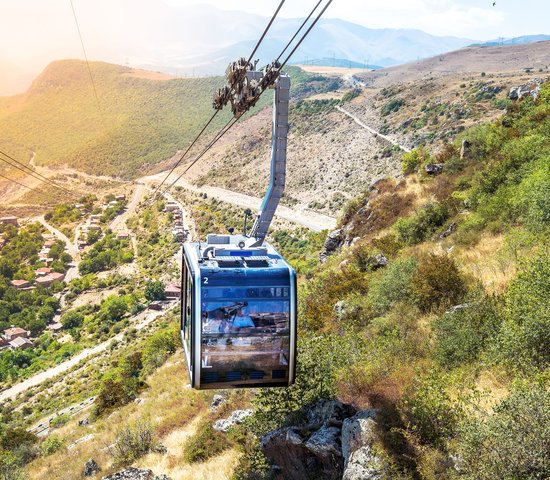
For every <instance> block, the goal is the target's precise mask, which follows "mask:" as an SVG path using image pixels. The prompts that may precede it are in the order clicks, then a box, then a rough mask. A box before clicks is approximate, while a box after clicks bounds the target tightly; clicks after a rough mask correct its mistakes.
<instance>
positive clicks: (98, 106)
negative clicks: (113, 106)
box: [69, 0, 103, 114]
mask: <svg viewBox="0 0 550 480" xmlns="http://www.w3.org/2000/svg"><path fill="white" fill-rule="evenodd" d="M69 2H70V3H71V9H72V11H73V16H74V22H75V24H76V29H77V31H78V37H79V38H80V44H81V45H82V51H83V52H84V58H85V59H86V65H87V67H88V73H89V74H90V80H91V82H92V87H93V89H94V95H95V100H96V102H97V108H98V110H99V113H100V114H103V111H102V110H101V105H100V103H99V97H98V96H97V90H96V88H95V82H94V77H93V75H92V69H91V68H90V62H89V61H88V55H87V53H86V48H85V47H84V40H82V33H81V32H80V26H79V25H78V18H77V17H76V11H75V9H74V5H73V0H69Z"/></svg>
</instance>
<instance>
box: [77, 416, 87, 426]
mask: <svg viewBox="0 0 550 480" xmlns="http://www.w3.org/2000/svg"><path fill="white" fill-rule="evenodd" d="M89 424H90V420H89V419H88V418H83V419H82V420H79V421H78V426H79V427H85V426H86V425H89Z"/></svg>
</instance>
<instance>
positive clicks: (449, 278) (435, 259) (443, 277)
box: [411, 254, 467, 312]
mask: <svg viewBox="0 0 550 480" xmlns="http://www.w3.org/2000/svg"><path fill="white" fill-rule="evenodd" d="M466 291H467V288H466V281H465V279H464V277H463V276H462V274H461V273H460V271H459V270H458V267H457V266H456V263H455V262H454V260H453V259H452V258H451V257H449V256H448V255H435V254H429V255H428V256H426V257H424V259H423V260H422V261H421V262H420V265H419V266H418V269H417V271H416V273H415V275H414V276H413V277H412V279H411V296H412V298H413V301H414V303H415V304H416V305H417V306H418V308H420V310H422V311H423V312H427V311H429V310H431V309H432V308H438V307H441V306H444V307H445V306H450V305H455V304H457V303H458V302H459V301H460V300H462V298H463V297H464V295H465V294H466Z"/></svg>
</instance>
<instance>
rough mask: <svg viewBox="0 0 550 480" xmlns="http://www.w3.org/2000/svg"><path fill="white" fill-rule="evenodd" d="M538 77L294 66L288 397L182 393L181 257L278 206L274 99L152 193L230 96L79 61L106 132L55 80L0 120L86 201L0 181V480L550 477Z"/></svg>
mask: <svg viewBox="0 0 550 480" xmlns="http://www.w3.org/2000/svg"><path fill="white" fill-rule="evenodd" d="M549 64H550V42H540V43H536V44H533V45H529V46H527V45H513V46H507V47H467V48H465V49H461V50H458V51H456V52H451V53H449V54H442V55H439V56H437V57H434V58H432V59H427V60H422V61H419V62H413V63H411V64H405V65H401V66H395V67H390V68H386V69H382V70H377V71H373V72H371V71H367V72H365V71H363V70H361V69H356V70H353V71H349V70H348V69H343V68H334V69H333V68H331V67H314V66H311V65H308V66H305V67H304V69H303V70H302V69H301V68H299V67H291V68H289V72H290V75H291V77H292V81H293V85H294V86H293V90H292V93H291V108H290V115H289V117H290V131H289V138H288V146H289V147H288V165H287V185H286V190H285V195H284V197H283V199H282V205H280V206H279V208H278V209H277V212H276V217H275V221H274V223H273V225H272V228H271V230H270V232H269V235H268V241H269V242H270V243H271V244H273V246H274V247H275V248H277V249H278V251H279V252H280V253H281V254H282V255H283V256H284V257H285V258H287V259H288V261H289V262H290V263H291V264H292V266H293V267H294V268H295V269H296V271H297V274H298V285H299V288H298V296H299V302H298V311H299V341H298V347H297V348H298V358H299V363H298V371H297V381H296V384H295V385H293V386H292V387H289V388H284V389H253V390H246V389H237V390H233V391H195V390H192V389H190V388H188V386H187V384H188V381H189V380H188V374H187V368H186V365H185V360H184V355H183V350H182V348H181V339H180V332H179V328H180V317H181V301H180V300H181V299H180V295H181V269H182V264H181V260H182V256H181V251H182V243H183V242H184V241H186V240H196V239H199V238H204V237H205V235H206V234H207V233H212V232H219V233H228V232H229V231H230V229H234V230H235V231H237V232H239V231H241V230H242V226H243V220H244V211H245V210H246V209H251V210H252V212H253V213H254V212H255V211H257V209H258V208H259V205H260V203H261V197H262V196H263V194H264V192H265V189H266V188H267V184H268V177H269V150H270V135H271V134H270V132H271V108H270V106H269V103H270V98H267V97H266V98H265V99H262V101H261V102H259V104H258V106H257V107H256V108H255V110H254V111H253V112H251V113H250V114H248V115H246V116H244V117H243V118H242V119H241V120H240V121H239V122H238V123H236V124H235V128H234V129H232V130H231V132H229V133H228V134H227V135H226V136H224V137H223V138H222V139H221V140H220V142H218V143H217V144H216V145H215V146H214V147H213V148H212V149H211V150H210V151H209V152H208V153H207V154H206V155H205V156H204V158H203V159H202V160H201V161H200V162H198V163H197V164H196V165H194V166H193V167H192V168H191V169H189V171H188V172H187V173H186V174H185V175H183V176H182V178H181V179H179V180H178V181H177V182H176V183H175V184H174V185H173V187H172V188H171V189H170V190H169V191H168V190H167V191H162V192H161V194H159V195H158V196H156V197H153V196H152V193H153V192H154V191H155V188H156V187H157V186H158V185H159V184H160V183H161V182H162V181H163V180H164V178H165V176H166V175H167V173H168V172H169V171H170V169H171V167H172V166H173V165H174V164H175V162H176V161H177V159H178V158H180V155H181V153H182V152H183V151H184V149H185V147H186V145H187V143H189V141H190V140H191V139H192V138H193V136H194V134H195V133H196V131H197V130H199V128H200V126H201V125H202V124H203V123H204V122H205V121H206V120H207V119H208V117H209V116H210V112H211V111H210V110H209V109H205V108H203V107H204V105H205V104H208V105H209V104H210V94H211V90H212V89H213V88H214V86H219V85H218V84H219V81H220V79H219V78H206V79H175V78H171V77H169V76H165V75H163V74H159V73H158V72H146V71H138V70H134V69H130V68H127V67H120V66H115V65H109V64H103V63H92V67H93V71H94V74H96V75H97V76H98V85H99V88H98V91H99V93H100V95H99V98H100V99H101V100H102V102H103V107H104V108H102V109H101V112H102V113H101V114H100V113H99V111H98V110H97V106H96V105H94V104H93V103H94V102H93V101H92V97H91V96H90V95H89V92H87V91H86V89H87V88H89V87H88V86H86V84H85V82H84V78H85V77H84V74H85V71H84V64H83V63H82V62H77V61H63V62H56V63H55V64H53V65H51V66H49V67H48V68H47V69H46V70H45V71H44V72H43V74H42V75H41V76H40V77H39V78H38V79H37V80H36V81H35V82H34V83H33V86H32V87H31V88H30V89H29V91H28V92H26V93H25V94H23V95H19V96H16V97H9V98H0V123H1V124H2V127H3V130H2V132H3V134H4V133H5V137H4V138H5V148H6V149H9V150H10V152H13V155H14V156H15V157H16V158H18V159H24V158H28V165H30V166H31V168H33V169H34V170H35V171H36V172H38V173H40V174H41V175H44V176H45V177H47V178H50V179H52V180H55V181H56V182H57V183H59V184H60V185H62V186H63V187H65V188H67V189H70V190H71V192H74V194H75V197H74V198H73V197H72V196H69V195H65V196H64V195H63V194H62V193H61V192H59V191H56V190H57V189H55V188H54V187H52V186H51V185H50V186H47V185H45V184H44V183H43V182H40V181H39V180H38V179H36V178H33V177H30V176H23V175H22V174H20V175H19V176H17V178H19V179H20V180H21V181H22V182H23V181H24V182H25V183H26V184H27V185H29V186H32V187H33V188H36V190H33V191H25V189H24V188H21V187H18V186H15V185H13V186H12V185H7V182H5V183H0V189H2V190H0V191H1V192H2V198H1V203H0V209H1V211H2V215H0V217H2V219H0V242H1V243H0V330H1V332H4V333H5V336H6V338H4V337H2V339H1V340H0V419H1V420H2V424H1V426H0V479H2V480H4V479H3V477H2V476H1V475H4V473H3V472H4V471H7V470H9V471H10V472H15V473H16V474H17V475H21V476H20V477H12V478H15V479H19V478H23V475H27V477H28V478H32V479H45V480H46V479H57V478H59V479H61V478H63V479H69V480H70V479H77V478H82V475H83V474H84V473H83V472H84V471H85V470H86V469H88V467H89V468H91V469H92V470H93V471H92V473H91V474H90V475H87V476H90V477H91V478H98V479H99V478H103V476H108V475H112V474H114V473H115V472H119V471H121V470H122V469H124V468H129V467H135V468H140V469H144V471H148V470H150V471H151V472H152V473H151V474H150V475H151V477H150V478H153V476H152V475H159V476H160V475H167V476H168V477H169V478H171V479H172V480H180V479H188V478H189V479H191V478H193V479H210V478H211V479H214V478H216V479H218V478H227V479H232V480H250V479H252V478H254V479H261V480H275V479H280V478H290V479H294V478H296V479H298V478H300V479H301V478H304V476H303V472H308V471H309V473H308V475H309V474H311V475H312V477H311V478H346V479H348V478H350V479H351V478H372V479H375V478H403V479H410V480H416V479H434V478H438V479H442V480H446V479H449V480H457V479H465V480H467V479H474V478H475V479H478V478H479V479H489V478H544V475H546V474H547V473H549V472H550V470H549V468H550V467H549V465H548V461H547V459H546V458H545V456H544V454H543V453H541V452H544V449H545V448H547V447H548V445H549V444H548V442H549V438H548V432H546V430H547V429H546V430H545V429H544V426H545V425H547V424H548V421H550V419H549V418H548V412H549V411H550V403H549V402H550V397H549V394H548V372H549V370H548V369H549V365H550V363H549V362H550V357H549V356H548V347H547V336H548V335H547V327H548V314H547V312H548V308H549V305H548V298H549V296H548V293H549V292H550V290H549V288H550V287H549V284H548V278H550V275H549V263H548V246H549V243H548V234H549V230H548V228H549V225H548V221H549V218H550V217H549V215H548V212H549V211H550V206H549V205H548V198H550V190H549V189H550V176H549V173H548V172H549V171H550V170H549V163H548V162H549V158H550V157H549V154H550V144H549V138H550V130H549V125H550V82H549V75H550V74H549V73H548V65H549ZM513 92H516V95H514V93H513ZM50 104H51V105H55V110H56V114H55V115H53V114H52V113H51V112H50V109H49V108H46V106H47V105H50ZM182 112H185V114H184V115H182ZM218 120H219V123H215V124H214V125H213V126H212V130H211V131H209V133H212V132H214V131H217V129H219V128H220V127H221V126H222V125H223V123H225V122H226V121H227V120H228V117H223V118H220V119H216V122H218ZM42 125H46V127H44V128H43V127H42ZM67 125H71V129H70V132H67ZM4 127H5V128H4ZM65 133H66V135H65ZM207 140H208V138H206V140H205V139H201V141H200V142H199V145H197V147H196V150H193V152H192V155H190V156H189V158H186V159H185V161H184V162H182V164H181V165H180V166H179V167H178V168H176V169H175V171H174V172H173V174H172V175H171V176H170V182H172V181H174V180H175V179H176V178H177V176H178V175H179V174H180V173H181V172H182V171H183V170H184V169H185V168H187V165H188V162H189V161H191V160H192V159H193V158H194V157H193V155H195V154H196V152H199V151H200V150H201V149H202V148H203V147H204V145H206V141H207ZM23 145H27V146H25V147H23ZM3 146H4V145H3ZM2 172H4V173H10V174H12V173H13V174H15V172H14V171H13V170H10V169H8V168H6V169H5V170H2ZM13 178H15V177H13ZM170 182H168V184H169V183H170ZM15 217H17V218H15ZM7 337H10V338H9V340H8V338H7ZM16 340H17V341H16ZM13 342H15V343H13ZM324 402H328V403H324ZM236 412H237V415H236V417H235V413H236ZM238 412H245V413H238ZM516 412H519V413H518V414H517V415H516ZM241 415H242V418H241ZM234 417H235V418H238V420H235V422H234V424H233V425H232V426H230V427H227V429H224V428H225V427H224V428H220V427H219V424H218V423H217V422H218V421H220V420H227V419H229V418H234ZM367 419H368V421H367ZM350 422H352V423H353V422H356V423H357V425H360V427H357V428H360V429H365V430H361V431H362V432H363V434H364V437H363V438H362V439H361V442H360V446H357V445H359V443H358V444H357V445H356V447H357V448H359V449H361V450H358V451H361V452H362V455H363V454H364V455H366V456H367V457H368V458H369V459H370V460H369V462H368V465H370V466H369V468H371V469H372V471H371V473H370V474H369V475H370V476H368V477H367V476H365V477H353V476H351V475H352V472H351V470H350V468H357V469H358V470H357V471H362V470H361V468H364V464H363V463H361V462H362V460H360V458H359V460H358V459H357V458H355V459H354V456H353V454H350V452H349V451H346V448H348V449H349V448H352V447H350V445H355V444H354V443H353V442H351V441H350V440H349V438H348V439H346V437H345V435H347V434H344V431H347V430H346V429H347V428H352V427H350V426H349V425H350ZM230 423H231V422H230ZM354 428H355V427H354ZM327 432H329V433H330V435H328V434H327V435H325V434H326V433H327ZM36 435H37V436H36ZM357 441H358V442H359V440H357ZM316 442H319V443H316ZM346 442H347V443H346ZM319 445H320V446H319ZM345 445H348V446H347V447H346V446H345ZM526 446H527V447H528V448H526ZM353 448H355V447H353ZM326 451H329V452H331V453H330V455H325V453H324V452H326ZM510 457H513V458H514V460H513V462H510V461H508V459H509V458H510ZM90 459H93V460H94V463H95V464H96V466H97V467H98V468H99V469H100V470H98V469H95V467H94V465H93V464H92V463H90ZM291 467H292V468H291ZM2 469H4V470H2ZM6 469H7V470H6ZM508 469H510V471H511V472H512V473H511V474H510V475H508V473H506V474H504V473H503V472H506V471H508ZM300 472H302V473H300ZM346 472H347V473H346ZM495 472H496V473H495ZM532 472H535V473H534V474H533V473H532ZM146 474H147V475H149V474H148V473H146ZM346 475H348V476H346ZM365 475H366V474H365ZM506 475H508V476H506ZM6 478H10V477H6ZM163 478H166V477H163ZM10 480H11V478H10Z"/></svg>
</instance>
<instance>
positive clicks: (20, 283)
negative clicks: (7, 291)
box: [11, 280, 31, 290]
mask: <svg viewBox="0 0 550 480" xmlns="http://www.w3.org/2000/svg"><path fill="white" fill-rule="evenodd" d="M11 284H12V285H13V286H14V287H15V288H16V289H17V290H25V289H26V288H29V287H30V286H31V282H29V281H28V280H12V281H11Z"/></svg>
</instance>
